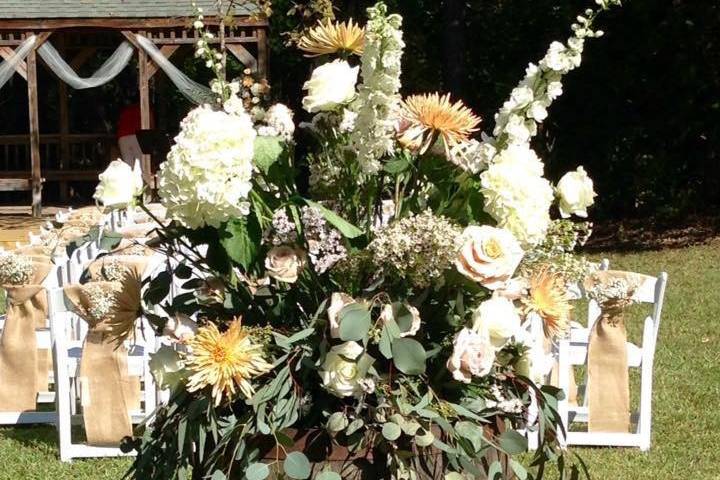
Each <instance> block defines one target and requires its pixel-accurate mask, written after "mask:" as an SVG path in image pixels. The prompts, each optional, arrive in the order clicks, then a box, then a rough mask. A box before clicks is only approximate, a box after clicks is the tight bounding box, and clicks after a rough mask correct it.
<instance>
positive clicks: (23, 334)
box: [0, 255, 52, 412]
mask: <svg viewBox="0 0 720 480" xmlns="http://www.w3.org/2000/svg"><path fill="white" fill-rule="evenodd" d="M29 258H31V259H32V275H31V278H30V281H29V282H27V283H26V284H24V285H3V288H4V289H5V292H6V294H7V312H6V316H5V326H4V328H3V332H2V337H0V384H2V388H0V411H4V412H23V411H33V410H35V409H36V403H37V394H38V392H39V391H42V390H47V379H48V369H49V355H48V351H47V350H43V351H42V352H38V349H37V337H36V335H35V330H36V329H37V328H44V327H45V326H46V319H47V294H46V291H45V287H44V286H43V285H42V283H43V281H44V280H45V278H46V277H47V275H48V273H49V272H50V271H51V269H52V264H51V263H50V259H49V257H45V256H42V255H37V256H29Z"/></svg>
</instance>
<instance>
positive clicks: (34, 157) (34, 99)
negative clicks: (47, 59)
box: [26, 33, 42, 217]
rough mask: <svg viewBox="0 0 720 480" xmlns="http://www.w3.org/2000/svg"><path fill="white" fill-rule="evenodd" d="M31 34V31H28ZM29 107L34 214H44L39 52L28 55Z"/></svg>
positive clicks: (37, 215) (38, 215)
mask: <svg viewBox="0 0 720 480" xmlns="http://www.w3.org/2000/svg"><path fill="white" fill-rule="evenodd" d="M28 34H30V33H28ZM26 61H27V84H28V108H29V112H30V113H29V118H30V164H31V179H32V215H33V217H40V216H42V172H41V167H40V120H39V117H38V89H37V52H36V50H35V49H33V50H32V51H31V52H30V53H29V54H28V56H27V60H26Z"/></svg>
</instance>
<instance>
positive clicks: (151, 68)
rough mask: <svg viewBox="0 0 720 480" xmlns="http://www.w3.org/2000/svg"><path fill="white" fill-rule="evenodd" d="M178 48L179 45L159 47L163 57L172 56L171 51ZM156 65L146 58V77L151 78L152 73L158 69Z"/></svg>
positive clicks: (175, 50) (173, 51)
mask: <svg viewBox="0 0 720 480" xmlns="http://www.w3.org/2000/svg"><path fill="white" fill-rule="evenodd" d="M178 48H180V45H163V46H162V47H160V53H162V54H163V55H164V56H165V58H170V57H172V55H173V53H175V52H177V49H178ZM158 68H160V67H158V65H157V64H156V63H155V62H153V61H152V60H148V66H147V70H148V79H150V78H152V77H153V75H155V74H156V73H157V71H158Z"/></svg>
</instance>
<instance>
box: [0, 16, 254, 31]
mask: <svg viewBox="0 0 720 480" xmlns="http://www.w3.org/2000/svg"><path fill="white" fill-rule="evenodd" d="M193 20H194V18H191V17H185V18H182V17H181V18H51V19H35V18H30V19H22V18H15V19H13V18H4V19H3V20H2V25H0V30H33V31H39V30H56V29H60V28H82V27H87V28H103V29H118V30H122V29H124V30H150V29H158V28H180V27H183V28H190V27H191V24H192V22H193ZM203 21H204V22H205V24H206V25H216V24H218V23H219V22H218V20H217V19H215V18H212V17H206V18H205V20H203ZM233 22H234V23H233V25H234V26H237V27H241V26H246V27H266V26H267V25H268V23H267V21H264V20H252V19H250V17H235V19H234V20H233Z"/></svg>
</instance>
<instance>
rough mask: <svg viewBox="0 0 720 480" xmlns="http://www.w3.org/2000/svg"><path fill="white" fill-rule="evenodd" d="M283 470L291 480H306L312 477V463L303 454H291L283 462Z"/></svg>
mask: <svg viewBox="0 0 720 480" xmlns="http://www.w3.org/2000/svg"><path fill="white" fill-rule="evenodd" d="M283 470H284V471H285V473H286V474H287V476H288V477H290V478H294V479H295V480H305V479H306V478H309V477H310V471H311V467H310V461H309V460H308V459H307V457H306V456H305V454H304V453H302V452H291V453H289V454H288V456H287V458H285V461H284V462H283Z"/></svg>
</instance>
